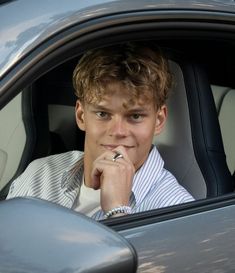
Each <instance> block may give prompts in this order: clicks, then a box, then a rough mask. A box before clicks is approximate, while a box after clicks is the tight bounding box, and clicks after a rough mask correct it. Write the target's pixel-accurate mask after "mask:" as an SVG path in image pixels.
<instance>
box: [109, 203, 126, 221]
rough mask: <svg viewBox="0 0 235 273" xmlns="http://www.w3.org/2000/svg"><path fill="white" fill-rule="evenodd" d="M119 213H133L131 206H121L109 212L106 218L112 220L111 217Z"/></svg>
mask: <svg viewBox="0 0 235 273" xmlns="http://www.w3.org/2000/svg"><path fill="white" fill-rule="evenodd" d="M118 213H125V214H130V213H131V207H129V206H119V207H115V208H113V209H111V210H109V211H107V212H106V213H105V215H104V218H105V219H107V218H110V217H111V216H113V215H115V214H118Z"/></svg>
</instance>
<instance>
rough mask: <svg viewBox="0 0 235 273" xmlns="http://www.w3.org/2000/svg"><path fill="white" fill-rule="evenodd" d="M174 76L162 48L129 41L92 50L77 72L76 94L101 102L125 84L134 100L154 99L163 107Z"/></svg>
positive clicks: (146, 100)
mask: <svg viewBox="0 0 235 273" xmlns="http://www.w3.org/2000/svg"><path fill="white" fill-rule="evenodd" d="M171 79H172V77H171V74H170V72H169V66H168V61H167V60H166V58H164V57H163V55H162V53H161V52H160V50H159V49H158V48H156V47H153V46H148V45H145V44H142V43H125V44H120V45H114V46H109V47H103V48H98V49H94V50H90V51H88V52H87V53H85V54H84V55H83V56H82V58H81V59H80V61H79V63H78V64H77V66H76V68H75V70H74V72H73V86H74V89H75V94H76V96H77V97H78V99H79V100H80V101H82V102H87V103H97V102H99V101H101V100H102V98H103V97H104V96H105V95H108V94H109V92H111V91H110V89H109V88H107V87H108V86H109V85H110V84H113V83H118V84H121V85H122V86H123V87H124V88H125V90H128V94H129V96H130V101H133V102H135V101H136V100H140V101H145V102H146V103H148V102H149V101H152V100H153V101H154V106H155V108H156V109H159V108H160V107H161V106H162V105H163V104H164V103H165V101H166V99H167V97H168V93H169V89H170V87H171V82H172V80H171Z"/></svg>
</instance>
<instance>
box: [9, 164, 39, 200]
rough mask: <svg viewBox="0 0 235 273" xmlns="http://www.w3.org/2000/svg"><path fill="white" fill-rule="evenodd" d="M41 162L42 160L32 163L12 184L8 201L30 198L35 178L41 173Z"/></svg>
mask: <svg viewBox="0 0 235 273" xmlns="http://www.w3.org/2000/svg"><path fill="white" fill-rule="evenodd" d="M40 162H41V160H40V159H37V160H35V161H33V162H31V163H30V164H29V165H28V167H27V168H26V169H25V171H24V172H23V173H22V174H21V175H20V176H19V177H18V178H16V179H15V180H14V181H13V182H12V184H11V186H10V189H9V192H8V195H7V197H6V199H11V198H14V197H20V196H28V192H29V189H30V186H31V184H32V182H33V181H34V177H35V176H36V175H37V173H38V172H39V171H40V165H41V164H40Z"/></svg>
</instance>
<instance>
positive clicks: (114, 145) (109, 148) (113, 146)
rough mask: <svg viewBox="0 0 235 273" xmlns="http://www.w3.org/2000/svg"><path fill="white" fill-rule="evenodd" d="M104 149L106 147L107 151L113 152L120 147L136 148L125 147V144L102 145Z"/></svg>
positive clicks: (126, 146)
mask: <svg viewBox="0 0 235 273" xmlns="http://www.w3.org/2000/svg"><path fill="white" fill-rule="evenodd" d="M101 146H102V147H104V148H105V149H107V150H113V149H116V148H117V147H119V146H123V147H124V148H126V149H130V148H133V147H134V146H132V145H125V144H101Z"/></svg>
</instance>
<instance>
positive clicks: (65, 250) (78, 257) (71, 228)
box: [0, 198, 137, 273]
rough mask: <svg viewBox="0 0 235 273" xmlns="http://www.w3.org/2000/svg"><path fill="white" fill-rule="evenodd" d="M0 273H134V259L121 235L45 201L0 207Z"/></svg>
mask: <svg viewBox="0 0 235 273" xmlns="http://www.w3.org/2000/svg"><path fill="white" fill-rule="evenodd" d="M0 215H1V221H0V272H9V273H11V272H12V273H13V272H14V273H16V272H31V273H36V272H37V273H38V272H40V273H41V272H53V273H56V272H58V273H62V272H66V273H73V272H76V273H81V272H86V273H90V272H96V273H97V272H99V273H101V272H102V273H106V272H110V273H116V272H117V273H120V272H122V273H124V272H128V273H131V272H136V269H137V255H136V252H135V250H134V248H133V247H132V246H131V245H130V243H128V242H127V240H125V239H124V238H123V237H122V236H121V235H119V234H118V233H116V232H114V231H112V230H111V229H109V228H108V227H106V226H104V225H102V224H101V223H98V222H96V221H94V220H92V219H90V218H88V217H86V216H84V215H82V214H79V213H76V212H74V211H72V210H69V209H66V208H64V207H61V206H58V205H55V204H52V203H50V202H47V201H43V200H39V199H34V198H15V199H10V200H6V201H1V202H0Z"/></svg>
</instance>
